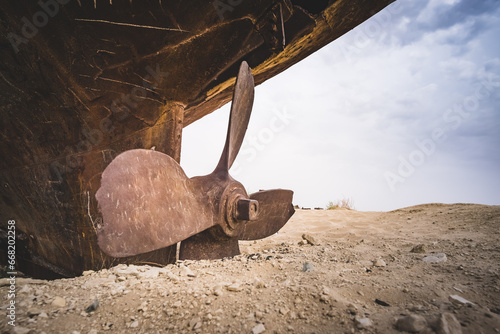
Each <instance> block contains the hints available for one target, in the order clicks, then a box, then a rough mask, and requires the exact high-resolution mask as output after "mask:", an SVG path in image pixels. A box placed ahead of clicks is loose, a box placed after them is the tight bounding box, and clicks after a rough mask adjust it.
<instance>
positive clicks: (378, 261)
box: [373, 259, 387, 267]
mask: <svg viewBox="0 0 500 334" xmlns="http://www.w3.org/2000/svg"><path fill="white" fill-rule="evenodd" d="M373 265H374V266H375V267H385V266H387V263H385V261H384V260H382V259H376V260H375V261H373Z"/></svg>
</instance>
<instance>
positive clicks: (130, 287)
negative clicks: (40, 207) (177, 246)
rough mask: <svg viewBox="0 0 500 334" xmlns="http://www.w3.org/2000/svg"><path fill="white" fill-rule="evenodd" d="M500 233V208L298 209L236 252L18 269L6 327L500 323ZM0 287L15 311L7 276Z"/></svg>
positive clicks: (485, 329) (456, 326) (466, 329)
mask: <svg viewBox="0 0 500 334" xmlns="http://www.w3.org/2000/svg"><path fill="white" fill-rule="evenodd" d="M499 233H500V206H483V205H473V204H454V205H445V204H427V205H420V206H414V207H409V208H404V209H400V210H395V211H392V212H358V211H353V210H346V209H338V210H331V211H326V210H297V212H296V213H295V215H294V216H293V217H292V219H291V220H290V222H289V223H288V224H287V225H286V226H285V227H284V228H283V229H282V230H281V231H280V232H279V233H278V234H276V235H274V236H272V237H269V238H266V239H263V240H259V241H257V242H241V244H240V248H241V251H242V254H241V255H240V256H237V257H235V258H233V259H224V260H218V261H196V262H195V261H185V262H178V263H176V264H174V265H168V266H165V267H155V266H154V265H147V266H126V265H120V266H118V267H114V268H111V269H103V270H101V271H98V272H93V271H89V272H86V273H84V275H83V276H81V277H76V278H72V279H61V280H55V281H44V280H33V279H29V278H18V279H17V281H16V298H17V303H16V325H17V326H16V327H15V329H14V328H13V327H12V326H10V325H9V324H8V321H9V319H8V318H7V317H5V316H2V318H1V319H0V330H1V331H2V333H4V332H7V333H9V332H12V333H16V332H17V333H23V332H24V333H28V332H30V330H31V332H32V333H43V332H45V333H47V334H49V333H81V334H87V333H101V332H115V333H163V332H170V333H192V332H197V333H261V332H263V333H287V332H290V333H357V332H361V333H402V332H403V330H404V329H406V330H413V331H417V330H420V332H421V333H446V332H448V333H498V332H500V243H499V235H500V234H499ZM304 234H307V235H308V236H307V238H308V239H310V241H312V243H313V245H312V244H311V243H309V242H306V241H305V240H304V239H303V237H302V236H303V235H304ZM412 250H413V251H412ZM424 259H425V260H424ZM428 261H430V262H428ZM432 261H439V262H432ZM304 269H306V271H304ZM0 286H1V287H0V295H1V296H2V298H3V300H4V302H3V303H4V305H2V306H1V308H2V314H6V313H7V306H8V304H7V302H6V299H7V294H8V290H9V287H10V286H9V284H8V281H7V279H2V280H0ZM4 296H5V297H4ZM92 304H93V307H91V305H92ZM89 307H90V308H89ZM406 316H411V318H406V319H403V318H404V317H406ZM398 319H400V320H399V321H398ZM412 320H413V321H412ZM405 326H406V327H405Z"/></svg>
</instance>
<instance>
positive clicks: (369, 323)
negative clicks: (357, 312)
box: [355, 317, 373, 329]
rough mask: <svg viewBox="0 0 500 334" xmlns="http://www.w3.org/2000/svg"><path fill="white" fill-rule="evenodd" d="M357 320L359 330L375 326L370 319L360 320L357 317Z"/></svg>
mask: <svg viewBox="0 0 500 334" xmlns="http://www.w3.org/2000/svg"><path fill="white" fill-rule="evenodd" d="M355 320H356V326H357V327H358V328H359V329H362V328H367V327H370V326H372V325H373V323H372V321H371V320H370V319H369V318H358V317H356V319H355Z"/></svg>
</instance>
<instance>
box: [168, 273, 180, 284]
mask: <svg viewBox="0 0 500 334" xmlns="http://www.w3.org/2000/svg"><path fill="white" fill-rule="evenodd" d="M167 277H168V278H170V279H171V280H172V281H174V282H179V280H180V279H179V276H177V275H176V274H174V273H171V272H170V271H169V272H167Z"/></svg>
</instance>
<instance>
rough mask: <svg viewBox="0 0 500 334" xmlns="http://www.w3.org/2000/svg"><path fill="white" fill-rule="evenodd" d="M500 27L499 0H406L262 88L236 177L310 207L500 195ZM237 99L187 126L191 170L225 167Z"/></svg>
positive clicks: (492, 200)
mask: <svg viewBox="0 0 500 334" xmlns="http://www.w3.org/2000/svg"><path fill="white" fill-rule="evenodd" d="M499 36H500V1H497V0H492V1H488V0H486V1H476V0H467V1H466V0H430V1H426V0H423V1H413V0H398V1H397V2H395V3H393V4H391V5H390V6H388V7H386V8H385V9H384V10H383V11H381V12H379V13H378V14H376V15H375V16H373V17H372V18H371V19H369V20H367V21H366V22H364V23H363V24H361V25H359V26H358V27H356V28H355V29H353V30H351V31H350V32H348V33H346V34H345V35H343V36H342V37H340V38H339V39H337V40H335V41H333V42H332V43H330V44H329V45H327V46H325V47H323V48H322V49H321V50H319V51H317V52H316V53H314V54H312V55H310V56H309V57H307V58H306V59H304V60H302V61H301V62H299V63H298V64H296V65H294V66H293V67H291V68H289V69H288V70H286V71H284V72H282V73H281V74H279V75H277V76H275V77H274V78H272V79H269V80H268V81H266V82H264V83H263V84H261V85H259V86H257V87H256V88H255V101H254V106H253V111H252V116H251V118H250V123H249V126H248V130H247V133H246V136H245V141H244V143H243V145H242V148H241V151H240V153H239V155H238V157H237V159H236V161H235V163H234V165H233V167H232V168H231V170H230V174H231V176H233V178H235V179H236V180H238V181H240V182H241V183H242V184H243V185H244V186H245V188H246V190H247V192H248V193H252V192H256V191H258V190H260V189H274V188H282V189H291V190H293V191H294V204H296V205H299V206H301V207H312V208H314V207H325V206H326V205H327V203H328V202H330V201H333V202H335V201H337V200H340V199H343V198H347V199H350V200H351V201H352V202H353V205H354V208H355V209H356V210H360V211H388V210H394V209H398V208H402V207H408V206H412V205H418V204H424V203H479V204H490V205H500V43H499ZM229 108H230V104H229V103H228V104H226V105H225V106H224V107H222V108H221V109H219V110H216V111H214V112H213V113H212V114H210V115H208V116H206V117H204V118H202V119H201V120H199V121H197V122H195V123H194V124H191V125H189V126H188V127H186V128H185V129H184V132H183V139H182V140H183V143H182V156H181V166H182V167H183V169H184V171H185V172H186V174H187V175H188V176H190V177H192V176H197V175H205V174H209V173H210V172H212V170H213V169H214V168H215V166H216V164H217V162H218V160H219V158H220V155H221V153H222V149H223V146H224V141H225V137H226V131H227V123H228V118H229Z"/></svg>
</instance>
